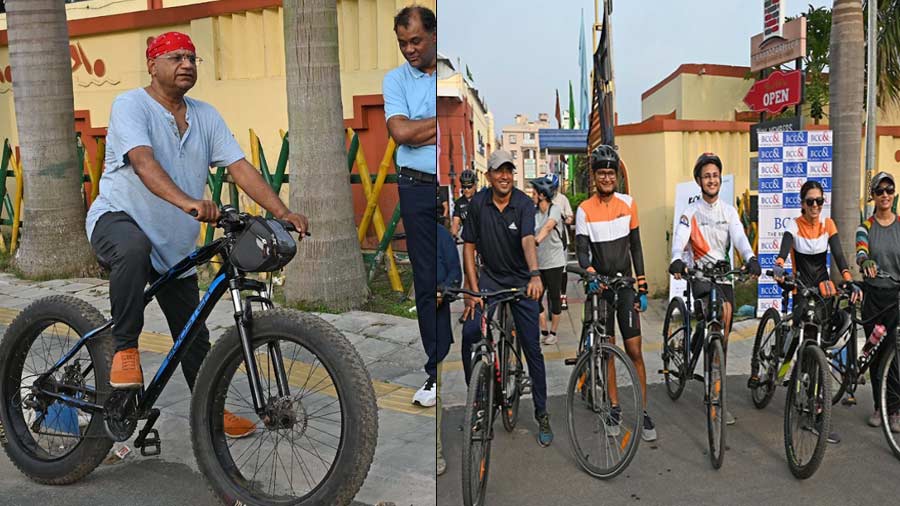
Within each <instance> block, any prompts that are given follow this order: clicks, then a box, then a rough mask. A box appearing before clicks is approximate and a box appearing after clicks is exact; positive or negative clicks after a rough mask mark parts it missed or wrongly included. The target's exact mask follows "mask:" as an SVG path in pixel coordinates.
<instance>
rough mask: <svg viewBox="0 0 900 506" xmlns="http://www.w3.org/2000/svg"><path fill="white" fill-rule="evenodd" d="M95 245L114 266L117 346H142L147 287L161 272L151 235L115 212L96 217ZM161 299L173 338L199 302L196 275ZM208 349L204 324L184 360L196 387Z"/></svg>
mask: <svg viewBox="0 0 900 506" xmlns="http://www.w3.org/2000/svg"><path fill="white" fill-rule="evenodd" d="M91 246H92V247H93V248H94V252H95V253H96V254H97V256H98V257H100V258H101V259H102V260H103V261H104V262H105V263H107V264H109V266H110V267H111V270H110V274H109V299H110V303H111V305H112V317H113V320H114V321H115V325H113V330H112V334H113V337H114V338H115V340H116V351H120V350H125V349H128V348H137V347H138V337H139V336H140V334H141V330H142V329H143V328H144V289H145V288H146V286H147V284H148V283H153V282H154V281H155V280H157V279H158V278H159V277H160V274H159V273H157V272H156V270H154V269H153V267H152V265H151V263H150V240H149V239H147V236H146V235H145V234H144V232H143V231H142V230H141V228H140V227H139V226H138V224H137V223H135V221H134V220H133V219H131V217H130V216H128V214H126V213H124V212H114V213H106V214H104V215H103V216H101V217H100V219H99V220H97V224H96V225H95V226H94V231H93V233H92V234H91ZM156 301H157V302H158V303H159V306H160V308H161V309H162V311H163V314H164V315H165V317H166V322H167V323H168V324H169V330H170V331H171V333H172V340H173V341H174V340H175V339H177V338H178V336H179V335H180V334H181V331H182V329H184V326H185V325H187V322H188V320H189V319H190V317H191V314H192V313H193V312H194V310H195V309H196V308H197V305H198V304H199V303H200V295H199V293H198V287H197V276H196V275H193V276H189V277H187V278H184V279H174V280H172V281H170V282H169V283H168V284H166V286H164V287H163V288H162V289H161V290H160V291H159V292H158V293H157V294H156ZM209 348H210V345H209V330H207V328H206V325H205V324H201V326H200V333H199V334H198V335H197V337H196V339H194V342H193V343H192V344H191V346H190V348H189V349H188V350H187V353H185V355H184V358H183V359H182V361H181V370H182V372H184V378H185V379H186V380H187V384H188V386H189V387H190V388H191V389H193V388H194V381H195V380H196V379H197V371H199V370H200V364H202V363H203V359H204V357H206V354H207V352H209Z"/></svg>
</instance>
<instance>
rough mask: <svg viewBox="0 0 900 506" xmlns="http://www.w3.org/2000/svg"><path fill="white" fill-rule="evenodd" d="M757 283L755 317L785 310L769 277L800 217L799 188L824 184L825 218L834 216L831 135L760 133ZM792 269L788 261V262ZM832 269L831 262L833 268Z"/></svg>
mask: <svg viewBox="0 0 900 506" xmlns="http://www.w3.org/2000/svg"><path fill="white" fill-rule="evenodd" d="M758 137H759V152H758V153H759V169H758V174H759V197H758V201H757V203H758V209H759V243H758V245H759V250H758V252H757V253H758V254H759V263H760V267H762V270H763V275H762V276H761V277H760V278H759V288H758V292H757V296H758V297H759V303H758V304H757V305H756V315H757V316H761V315H762V314H763V312H765V310H766V309H768V308H770V307H774V308H776V309H778V310H779V311H780V310H781V288H779V287H778V285H777V284H775V281H774V280H773V279H772V278H771V277H769V276H766V275H765V271H766V270H768V269H771V268H772V266H773V265H775V257H776V256H777V255H778V250H779V249H780V248H781V236H782V235H784V230H785V227H786V225H787V223H788V222H789V221H790V220H792V219H794V218H796V217H798V216H800V187H801V186H803V183H805V182H806V181H807V180H809V179H813V180H816V181H818V182H819V183H821V184H822V188H823V189H824V190H825V207H824V208H823V209H822V216H823V217H829V216H831V176H832V169H833V167H832V146H831V143H832V134H831V130H816V131H800V132H790V131H789V132H759V133H758ZM786 261H787V265H786V266H787V267H790V258H787V259H786ZM829 263H830V262H829Z"/></svg>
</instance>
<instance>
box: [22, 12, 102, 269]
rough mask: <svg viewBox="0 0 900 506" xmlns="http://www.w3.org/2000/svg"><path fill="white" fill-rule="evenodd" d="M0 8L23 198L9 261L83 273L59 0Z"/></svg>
mask: <svg viewBox="0 0 900 506" xmlns="http://www.w3.org/2000/svg"><path fill="white" fill-rule="evenodd" d="M6 10H7V20H8V22H9V33H8V35H9V61H10V67H11V68H12V73H13V74H14V75H15V78H14V80H13V97H14V104H15V111H16V124H17V125H18V132H19V144H20V146H21V153H22V167H23V173H24V199H25V201H24V213H23V224H24V229H23V234H22V245H21V246H20V247H19V250H18V251H17V252H16V257H15V265H16V267H17V268H18V269H19V270H20V271H21V272H22V273H23V274H24V275H26V276H28V277H42V278H48V277H65V276H72V275H76V276H77V275H84V274H86V273H88V272H91V271H93V270H95V267H94V256H93V252H92V251H91V247H90V245H89V244H88V241H87V237H86V235H85V231H84V217H85V210H84V198H83V196H82V190H81V188H82V185H81V181H82V174H83V169H82V168H81V167H79V165H78V156H77V153H76V151H75V115H74V107H75V106H74V100H73V97H72V93H73V92H72V67H71V62H70V60H69V31H68V25H67V24H66V9H65V4H64V3H63V0H7V2H6Z"/></svg>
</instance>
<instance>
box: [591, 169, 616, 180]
mask: <svg viewBox="0 0 900 506" xmlns="http://www.w3.org/2000/svg"><path fill="white" fill-rule="evenodd" d="M594 177H596V178H597V179H615V178H616V172H615V171H600V170H598V171H596V172H594Z"/></svg>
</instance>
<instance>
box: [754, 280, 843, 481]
mask: <svg viewBox="0 0 900 506" xmlns="http://www.w3.org/2000/svg"><path fill="white" fill-rule="evenodd" d="M766 275H767V276H772V275H773V272H772V271H771V270H769V271H766ZM781 287H782V303H781V306H782V307H781V314H780V315H779V313H778V311H777V310H776V309H775V308H769V309H767V310H766V312H765V313H763V317H762V319H761V320H760V323H759V327H758V328H757V332H756V340H755V342H754V344H753V354H752V356H751V365H750V374H751V376H750V380H749V382H748V387H749V388H750V392H751V398H752V400H753V404H754V406H756V407H757V408H758V409H762V408H764V407H766V405H768V403H769V401H770V400H771V399H772V396H773V395H774V393H775V388H776V385H777V383H778V382H779V380H778V377H777V376H778V372H777V370H778V368H779V366H780V365H781V364H782V363H787V361H788V360H790V359H791V358H792V357H787V356H786V354H787V352H788V350H787V349H786V348H787V347H788V345H789V344H790V342H788V341H787V338H789V336H792V335H793V336H794V337H793V339H796V340H797V342H798V343H799V346H798V347H797V350H796V352H795V356H796V360H795V361H794V368H793V372H792V373H791V376H790V379H789V380H788V381H787V387H788V390H787V397H786V398H785V402H784V450H785V455H786V456H787V461H788V467H790V470H791V473H792V474H793V475H794V476H795V477H797V478H800V479H806V478H809V477H810V476H812V475H813V474H814V473H815V472H816V470H817V469H818V468H819V465H821V463H822V460H823V459H824V458H825V449H826V447H827V439H828V434H829V433H830V432H831V406H832V404H833V403H835V402H837V400H839V399H840V395H837V396H835V397H834V398H833V397H832V389H831V387H832V379H831V376H830V374H829V372H828V361H827V359H826V350H827V349H828V348H830V347H832V346H834V345H835V343H837V342H838V341H839V340H841V339H844V340H846V339H848V335H849V334H848V330H849V329H850V327H851V325H850V317H849V314H850V312H848V310H846V309H842V308H841V303H842V302H843V301H844V300H847V301H849V294H850V292H849V291H847V290H843V289H841V290H837V289H835V288H834V285H833V284H832V283H831V282H830V281H826V282H824V283H823V284H822V286H821V287H817V286H807V285H806V284H804V283H803V282H802V281H801V280H800V279H798V278H796V277H791V276H787V277H785V279H784V281H783V282H782V283H781ZM795 290H796V292H797V294H798V295H799V296H800V297H802V300H803V301H804V303H803V306H802V307H794V308H793V311H788V299H789V297H790V294H791V293H793V292H794V291H795ZM850 307H851V308H852V305H851V306H850ZM798 311H799V312H800V325H799V326H798V327H797V328H796V329H794V328H793V319H794V317H793V315H794V314H795V312H798ZM851 311H852V310H851Z"/></svg>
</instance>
